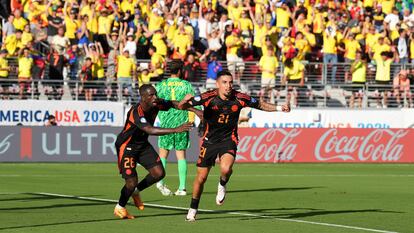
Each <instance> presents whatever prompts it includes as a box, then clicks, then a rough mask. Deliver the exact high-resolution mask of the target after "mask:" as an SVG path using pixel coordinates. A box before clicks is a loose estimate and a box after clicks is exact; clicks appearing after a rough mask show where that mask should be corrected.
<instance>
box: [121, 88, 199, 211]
mask: <svg viewBox="0 0 414 233" xmlns="http://www.w3.org/2000/svg"><path fill="white" fill-rule="evenodd" d="M139 93H140V95H141V102H140V103H138V104H137V105H135V106H132V107H131V109H130V110H129V111H128V115H127V120H126V122H125V126H124V129H123V130H122V132H121V133H120V134H119V135H118V137H117V139H116V142H115V147H116V150H117V155H118V168H119V171H120V173H121V174H122V178H124V179H125V186H124V187H123V188H122V190H121V196H120V198H119V202H118V204H117V205H116V206H115V209H114V214H115V215H116V216H118V217H120V218H128V219H133V218H134V216H132V215H129V214H128V211H127V210H126V208H125V206H126V204H127V202H128V199H129V197H131V196H132V198H133V200H134V203H135V206H136V207H137V208H138V209H140V210H142V209H144V204H143V202H142V201H141V198H140V196H139V192H140V191H142V190H144V189H146V188H148V187H149V186H151V185H152V184H154V183H156V182H158V181H160V180H161V179H162V178H164V176H165V170H164V168H163V166H162V164H161V161H160V158H159V156H158V154H157V152H155V150H154V148H153V147H152V146H151V144H150V143H149V142H148V135H165V134H170V133H179V132H185V131H189V130H190V128H191V126H192V124H191V123H184V124H182V125H180V126H178V127H176V128H158V127H153V124H154V121H155V118H156V117H157V114H158V112H159V111H160V110H161V111H167V110H168V109H170V108H172V107H175V108H176V107H177V106H178V102H176V101H167V100H163V99H158V97H157V91H156V90H155V88H154V87H153V86H152V85H150V84H144V85H142V86H141V87H140V88H139ZM189 110H190V111H191V110H193V109H189ZM137 163H139V164H141V165H142V166H143V167H144V168H145V169H146V170H147V171H148V172H149V174H148V175H147V176H146V177H145V178H144V179H143V180H141V182H139V183H138V178H137V172H136V164H137Z"/></svg>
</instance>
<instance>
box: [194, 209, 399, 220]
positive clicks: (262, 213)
mask: <svg viewBox="0 0 414 233" xmlns="http://www.w3.org/2000/svg"><path fill="white" fill-rule="evenodd" d="M283 210H310V211H306V212H298V213H269V212H268V211H283ZM231 212H233V213H234V212H239V213H240V215H236V214H234V215H232V216H231V215H230V216H220V217H219V218H220V219H222V218H233V219H237V218H238V219H240V220H255V219H301V218H306V217H313V216H323V215H334V214H350V213H392V214H402V213H405V212H400V211H388V210H381V209H361V210H321V209H312V208H278V209H247V210H228V211H217V212H213V213H212V212H204V213H202V215H199V216H200V218H199V219H197V221H199V220H200V221H202V220H209V219H217V218H218V217H211V218H210V217H203V215H205V214H207V215H211V214H226V213H228V214H231ZM243 213H245V214H257V215H258V216H243V215H242V214H243Z"/></svg>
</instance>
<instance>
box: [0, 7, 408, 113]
mask: <svg viewBox="0 0 414 233" xmlns="http://www.w3.org/2000/svg"><path fill="white" fill-rule="evenodd" d="M413 5H414V4H413V2H412V1H411V0H364V1H361V0H348V1H345V0H338V1H331V0H297V1H295V0H282V1H278V0H272V1H268V0H244V1H242V0H201V1H200V0H187V1H185V0H121V1H118V0H99V1H94V0H82V1H75V0H70V1H61V0H50V1H48V0H12V1H11V12H10V15H9V16H8V18H6V19H4V20H3V23H2V34H1V42H2V49H3V50H1V52H0V80H1V81H2V83H1V84H0V85H1V86H2V88H1V91H2V92H3V93H7V92H8V91H11V89H13V87H15V85H14V84H13V83H12V82H7V77H8V73H9V72H11V71H13V70H14V69H13V68H11V67H9V65H8V64H7V59H6V58H7V57H16V56H17V57H18V64H17V67H16V69H17V70H16V72H17V74H18V79H19V82H18V84H19V85H18V86H19V88H18V90H19V93H20V98H22V97H23V93H24V92H25V91H26V90H27V89H28V88H30V85H29V80H41V79H47V80H48V89H47V91H48V94H49V96H50V98H56V99H59V98H61V96H62V90H63V89H62V84H63V83H62V80H63V79H64V76H66V75H64V73H65V72H66V71H65V70H67V78H68V79H69V80H73V81H75V80H80V81H82V83H83V85H82V88H81V90H79V88H77V87H78V86H75V84H74V83H70V89H71V94H72V95H75V94H76V93H77V92H78V93H79V92H82V93H83V95H84V98H85V99H86V100H92V99H94V97H93V96H94V95H96V94H97V92H103V93H104V95H105V96H108V98H109V97H111V98H112V97H113V93H112V92H113V89H114V86H113V85H111V84H107V83H108V81H113V80H118V82H119V83H120V85H121V89H122V90H125V93H126V94H127V95H128V96H129V97H130V100H131V99H133V98H134V93H135V91H133V86H134V84H135V82H136V81H138V82H137V83H138V84H139V85H142V84H143V83H148V82H150V81H151V82H157V81H160V80H162V79H163V78H164V72H165V70H166V67H167V66H166V64H167V61H168V60H171V59H179V60H182V61H183V62H184V65H183V70H184V72H183V73H184V75H183V78H184V79H186V80H189V81H191V82H200V81H203V82H206V87H207V88H209V87H214V80H215V79H216V74H217V72H218V71H220V70H221V69H223V68H222V66H223V64H222V63H220V61H226V63H227V67H228V69H229V71H230V72H231V73H232V74H233V76H234V77H235V81H236V83H240V80H242V77H243V72H244V70H245V64H246V62H256V63H257V67H258V71H259V72H260V73H261V81H258V82H259V83H260V86H261V87H262V92H261V93H262V95H263V96H267V95H266V94H265V93H269V95H271V94H274V91H273V90H274V87H275V85H276V83H279V82H281V83H282V84H284V83H291V84H294V85H297V86H303V85H304V84H305V81H306V80H307V79H306V78H305V74H304V73H305V66H304V65H303V64H302V63H301V62H300V61H307V62H323V63H324V64H326V65H327V67H328V68H329V75H328V80H327V81H328V82H329V83H332V84H335V83H346V82H348V83H353V84H355V85H356V86H352V88H351V89H352V93H353V94H352V97H351V101H352V105H353V101H354V100H357V102H358V103H360V101H361V90H360V88H359V86H358V85H361V84H362V85H363V84H365V83H366V82H367V81H371V80H369V79H370V78H371V77H372V81H374V82H375V83H377V84H379V85H386V86H387V85H390V88H389V89H388V88H384V89H382V90H379V91H378V93H377V94H378V106H381V105H383V106H384V107H386V106H387V98H389V97H397V100H398V101H400V100H401V98H400V97H402V95H404V98H407V97H408V99H409V100H410V101H409V104H410V105H411V102H412V101H411V92H410V88H409V87H410V80H411V79H412V78H413V77H414V69H410V66H408V65H406V64H409V63H414V14H413ZM146 59H147V60H150V62H148V63H143V62H138V61H140V60H146ZM280 63H282V64H283V65H280ZM340 63H347V64H348V65H347V66H345V65H344V66H341V65H338V64H340ZM395 64H397V65H401V66H399V68H397V69H395V70H393V71H391V66H392V65H395ZM282 66H283V72H282V73H281V74H282V75H281V76H282V78H281V79H280V81H279V80H278V78H277V74H278V72H280V69H279V68H280V67H282ZM338 69H342V70H343V71H344V72H343V73H344V75H343V77H340V76H338V75H337V72H338ZM201 70H206V77H202V76H201V73H200V71H201ZM307 72H309V71H307ZM367 77H368V78H367ZM404 77H405V78H404ZM205 80H206V81H205ZM96 81H98V82H96ZM308 81H309V80H308ZM407 86H408V88H407ZM36 87H37V85H35V88H36ZM292 93H294V90H292ZM4 96H6V97H7V95H4ZM350 104H351V103H350ZM399 104H401V103H399Z"/></svg>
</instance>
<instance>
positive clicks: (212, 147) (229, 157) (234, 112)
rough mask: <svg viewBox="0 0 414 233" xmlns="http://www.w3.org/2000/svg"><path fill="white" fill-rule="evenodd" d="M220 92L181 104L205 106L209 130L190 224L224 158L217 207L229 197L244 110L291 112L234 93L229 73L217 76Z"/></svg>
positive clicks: (183, 105)
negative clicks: (217, 164)
mask: <svg viewBox="0 0 414 233" xmlns="http://www.w3.org/2000/svg"><path fill="white" fill-rule="evenodd" d="M216 86H217V89H216V90H212V91H208V92H205V93H203V94H201V96H196V97H191V96H190V95H187V96H186V97H185V98H184V99H183V100H182V101H181V102H180V104H179V108H180V109H186V108H188V107H193V106H197V105H203V106H204V114H203V121H204V123H205V124H206V129H205V132H204V135H203V138H202V145H201V148H200V156H199V158H198V161H197V176H196V178H195V180H194V184H193V196H192V199H191V205H190V209H189V210H188V214H187V218H186V220H187V221H195V220H196V215H197V209H198V205H199V202H200V197H201V194H202V192H203V187H204V183H205V182H206V180H207V176H208V174H209V172H210V169H211V167H212V166H214V164H215V160H216V158H217V156H219V158H220V181H219V184H218V190H217V196H216V204H217V205H222V204H223V203H224V199H225V197H226V184H227V182H228V181H229V179H230V176H231V174H232V171H233V170H232V167H233V164H234V161H235V157H236V151H237V143H238V134H237V123H238V119H239V114H240V110H241V109H242V108H244V107H252V108H256V109H260V110H263V111H269V112H272V111H283V112H289V111H290V106H289V105H288V104H285V105H282V106H277V105H274V104H269V103H266V102H263V101H258V100H256V99H255V98H252V97H250V96H249V95H246V94H243V93H240V92H238V91H235V90H233V77H232V75H231V73H230V72H228V71H221V72H219V73H218V75H217V81H216Z"/></svg>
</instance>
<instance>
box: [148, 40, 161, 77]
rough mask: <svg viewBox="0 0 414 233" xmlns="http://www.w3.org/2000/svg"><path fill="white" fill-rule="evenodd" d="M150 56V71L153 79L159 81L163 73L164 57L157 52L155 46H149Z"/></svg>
mask: <svg viewBox="0 0 414 233" xmlns="http://www.w3.org/2000/svg"><path fill="white" fill-rule="evenodd" d="M148 53H149V55H150V56H151V63H150V72H151V73H153V74H154V81H161V80H162V78H163V74H164V67H165V59H164V57H163V56H161V55H160V54H158V53H157V48H156V47H154V46H150V47H149V50H148Z"/></svg>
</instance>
